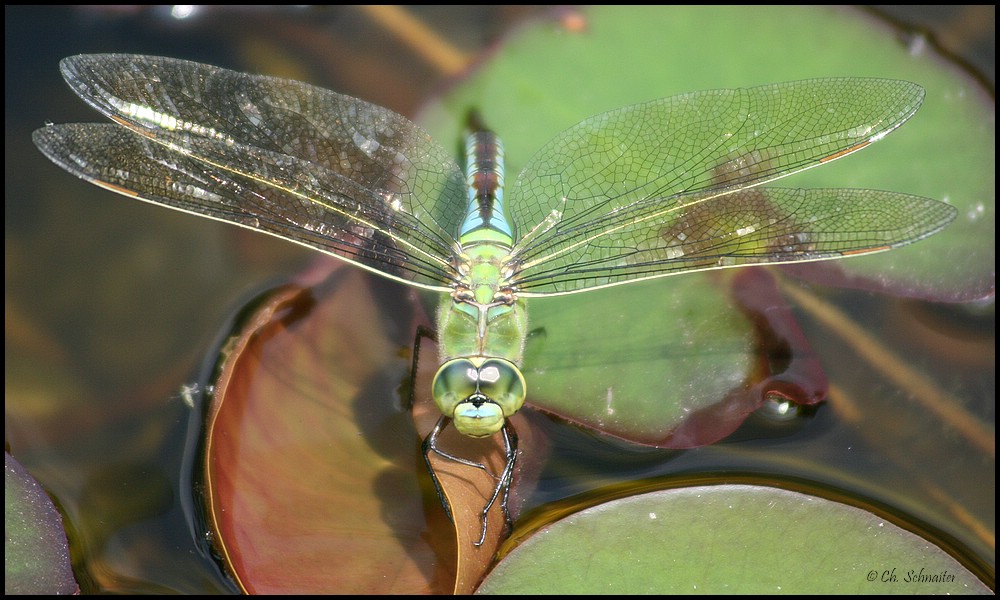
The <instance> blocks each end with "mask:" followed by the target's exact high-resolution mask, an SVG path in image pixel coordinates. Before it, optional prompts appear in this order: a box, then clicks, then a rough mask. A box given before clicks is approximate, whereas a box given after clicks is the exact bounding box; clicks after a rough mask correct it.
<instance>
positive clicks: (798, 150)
mask: <svg viewBox="0 0 1000 600" xmlns="http://www.w3.org/2000/svg"><path fill="white" fill-rule="evenodd" d="M923 94H924V92H923V89H922V88H921V87H920V86H917V85H915V84H912V83H908V82H905V81H894V80H883V79H820V80H807V81H798V82H789V83H781V84H776V85H768V86H763V87H757V88H749V89H735V90H715V91H707V92H698V93H693V94H687V95H682V96H675V97H671V98H664V99H661V100H656V101H653V102H648V103H645V104H638V105H634V106H628V107H625V108H621V109H618V110H614V111H611V112H608V113H604V114H601V115H597V116H595V117H592V118H590V119H587V120H586V121H584V122H582V123H580V124H579V125H576V126H575V127H573V128H571V129H569V130H567V131H565V132H564V133H562V134H560V135H559V136H557V137H556V138H555V139H554V140H552V141H551V142H549V143H548V144H547V145H546V146H545V147H544V148H542V150H541V151H539V152H538V154H537V155H536V156H535V157H534V158H533V159H532V160H531V161H529V163H528V164H527V166H526V167H525V168H524V170H523V171H522V172H521V174H520V175H519V176H518V178H517V180H516V181H515V183H514V185H513V187H512V189H511V191H510V195H509V198H510V210H511V214H512V217H513V221H514V223H515V226H516V227H517V228H518V234H519V235H520V236H521V237H520V239H519V241H518V242H517V243H516V244H515V248H514V251H513V266H514V269H515V275H514V277H513V278H512V280H513V282H514V284H515V285H516V286H517V288H518V289H520V290H521V292H522V295H523V296H526V297H530V296H534V295H544V294H559V293H569V292H575V291H580V290H584V289H589V288H594V287H602V286H608V285H615V284H619V283H625V282H628V281H635V280H639V279H648V278H652V277H659V276H664V275H670V274H674V273H679V272H686V271H692V270H701V269H711V268H720V267H727V266H736V265H749V264H758V263H773V262H791V261H796V260H819V259H823V258H832V257H836V256H843V255H847V254H856V253H862V252H867V251H877V250H884V249H887V248H890V247H895V246H899V245H903V244H906V243H910V242H913V241H916V240H918V239H921V238H922V237H926V236H927V235H930V234H931V233H933V232H934V231H937V230H938V229H940V228H941V227H943V226H944V225H946V224H947V223H948V222H950V221H951V219H952V218H954V214H955V213H954V209H953V208H952V207H950V206H948V205H945V204H943V203H940V202H936V201H933V200H928V199H924V198H919V197H915V196H909V195H905V194H894V193H888V192H876V191H870V190H787V189H781V188H778V189H773V188H758V187H756V186H759V185H761V184H763V183H767V182H770V181H774V180H775V179H778V178H781V177H784V176H787V175H790V174H792V173H795V172H798V171H801V170H803V169H807V168H810V167H814V166H817V165H820V164H823V163H825V162H829V161H830V160H833V159H836V158H839V157H841V156H844V155H846V154H849V153H851V152H854V151H856V150H859V149H861V148H863V147H865V146H867V145H869V144H870V143H872V142H874V141H877V140H878V139H880V138H882V137H883V136H885V135H886V134H887V133H889V132H890V131H892V130H893V129H895V128H896V127H898V126H899V125H900V124H902V123H903V122H904V121H905V120H906V119H908V118H909V117H910V116H911V115H912V114H913V113H914V112H916V110H917V109H918V108H919V106H920V103H921V101H922V99H923ZM867 219H873V220H872V221H871V222H869V221H867Z"/></svg>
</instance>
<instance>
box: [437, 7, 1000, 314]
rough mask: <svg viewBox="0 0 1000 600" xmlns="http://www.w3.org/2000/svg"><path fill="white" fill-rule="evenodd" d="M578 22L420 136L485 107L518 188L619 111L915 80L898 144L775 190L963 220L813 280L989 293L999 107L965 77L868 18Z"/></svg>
mask: <svg viewBox="0 0 1000 600" xmlns="http://www.w3.org/2000/svg"><path fill="white" fill-rule="evenodd" d="M580 21H581V22H582V23H583V25H582V26H578V28H577V29H575V30H569V29H567V28H564V27H563V26H562V25H561V24H559V23H556V22H553V23H551V24H547V25H540V26H536V27H531V28H524V29H522V30H520V31H519V32H518V33H517V34H516V35H514V36H512V38H511V39H508V40H507V41H506V42H505V44H504V46H503V51H502V52H498V53H496V54H495V55H493V56H491V57H490V59H489V60H488V61H486V62H485V63H484V64H483V65H482V66H481V68H480V69H479V70H478V71H477V72H476V73H474V74H473V75H472V76H471V77H470V78H469V79H468V80H466V81H463V82H462V85H461V86H460V87H458V88H456V89H455V90H454V91H453V93H451V94H450V95H448V96H447V97H446V98H444V99H443V100H442V101H441V102H440V103H439V104H435V105H433V106H431V107H429V108H428V109H427V111H426V113H425V115H424V118H423V123H425V124H426V125H427V126H428V129H429V130H430V131H431V132H432V133H433V134H434V135H435V137H437V138H438V139H440V140H457V139H459V136H460V133H461V131H460V127H461V124H462V122H463V121H462V119H461V116H462V115H464V113H465V111H467V110H468V109H469V108H470V107H476V108H477V109H478V110H479V111H480V112H481V113H482V115H483V117H484V120H485V122H486V123H487V124H489V125H490V126H491V127H492V128H494V129H495V130H496V131H497V133H499V134H500V136H501V137H502V138H503V139H504V142H505V147H506V163H507V169H508V179H509V180H510V181H513V178H514V177H515V175H516V174H517V173H518V170H519V169H520V166H521V165H523V164H525V162H526V161H527V159H528V158H530V157H531V155H532V154H533V153H534V152H535V151H537V150H538V149H539V148H541V146H542V144H544V143H545V142H547V141H548V140H549V139H551V138H552V137H554V136H555V135H556V134H557V133H559V132H560V131H562V130H564V129H566V128H568V127H570V126H571V125H573V124H575V123H577V122H579V121H581V120H583V119H584V118H586V117H589V116H591V115H593V114H597V113H600V112H603V111H607V110H611V109H614V108H618V107H620V106H625V105H629V104H635V103H638V102H643V101H646V100H651V99H655V98H661V97H666V96H671V95H674V94H678V93H684V92H691V91H697V90H706V89H716V88H732V87H744V86H754V85H760V84H765V83H773V82H779V81H790V80H796V79H808V78H815V77H832V76H859V77H885V78H891V79H904V80H909V81H913V82H915V83H918V84H920V85H922V86H923V87H924V88H925V89H926V91H927V96H926V100H925V102H924V105H923V107H922V108H921V110H920V111H918V112H917V114H916V115H915V116H914V117H913V118H912V119H911V120H910V121H909V122H907V123H906V124H904V126H903V127H902V128H901V129H900V130H899V131H896V132H893V133H892V134H891V135H890V136H888V137H887V138H886V139H885V140H883V141H880V142H879V143H878V144H875V145H873V146H872V147H871V148H867V149H865V150H864V151H863V152H861V153H859V154H856V155H853V156H850V157H847V158H845V159H843V160H839V161H835V162H834V163H832V164H828V165H824V166H823V167H821V168H816V169H811V170H809V171H808V172H806V173H801V174H799V175H796V176H793V177H791V178H787V179H784V180H782V181H781V182H779V183H780V185H782V186H790V187H805V188H816V187H842V188H872V189H885V190H892V191H897V192H906V193H912V194H916V195H922V196H927V197H931V198H936V199H940V200H945V201H947V202H949V203H951V204H952V205H954V206H956V207H957V208H958V209H959V213H960V216H959V218H958V220H957V221H956V222H954V223H952V224H951V225H950V226H949V227H948V228H947V229H946V230H945V231H944V232H941V233H939V234H937V235H935V236H933V237H932V238H930V239H928V240H924V241H922V242H920V243H918V244H914V245H912V246H909V247H906V248H902V249H899V250H895V251H892V252H888V253H883V254H879V255H873V256H867V257H859V258H853V259H850V260H847V261H836V262H834V263H824V265H823V267H822V268H819V269H817V268H816V267H815V266H814V265H810V267H809V268H808V269H806V271H807V272H808V273H810V274H811V275H812V276H813V277H818V278H830V279H834V280H835V281H837V282H838V283H842V284H846V283H848V282H849V283H851V284H852V285H855V286H860V287H867V288H872V289H886V290H889V291H895V292H897V293H905V294H907V295H912V296H923V297H929V298H940V299H949V300H970V299H977V298H981V297H984V296H989V295H991V294H992V290H993V286H994V283H993V282H994V280H995V276H994V273H993V270H994V269H993V265H994V263H995V260H994V256H995V255H994V244H993V239H994V237H995V208H994V206H995V185H994V177H993V170H994V162H995V158H994V157H995V149H994V135H993V132H994V129H993V127H992V120H991V119H992V115H991V113H990V112H989V111H990V110H991V108H990V107H991V106H992V99H991V98H988V97H987V95H986V94H985V92H984V91H983V90H982V88H981V86H979V84H978V83H977V82H975V81H974V80H973V79H971V78H970V77H967V76H965V75H964V74H961V73H959V72H958V71H957V70H955V69H953V68H946V67H943V66H942V63H941V61H940V60H939V58H938V57H937V56H936V54H935V53H934V52H933V51H931V50H930V49H929V48H928V46H927V45H926V44H920V40H919V39H915V40H913V41H912V43H911V44H910V45H909V46H907V45H905V44H903V43H901V42H900V41H899V40H898V39H897V38H896V36H895V35H893V34H892V32H890V31H888V30H887V29H886V28H885V26H884V25H882V24H879V23H875V22H874V21H873V20H871V19H870V18H869V17H866V16H863V15H862V13H859V12H858V11H854V10H849V9H841V8H832V7H786V6H775V7H760V6H752V7H751V6H746V7H732V6H728V7H714V6H689V7H665V6H644V7H642V6H630V7H627V8H624V7H592V8H587V9H584V10H582V11H581V13H580ZM790 24H794V26H790ZM669 134H670V132H664V135H669ZM817 271H818V273H817ZM830 271H833V274H831V273H829V272H830ZM820 276H822V277H820ZM689 277H691V276H690V275H685V278H689ZM664 285H665V286H666V284H664ZM626 293H627V292H626ZM665 293H666V292H665ZM615 299H616V301H620V300H619V298H618V297H617V296H616V297H615Z"/></svg>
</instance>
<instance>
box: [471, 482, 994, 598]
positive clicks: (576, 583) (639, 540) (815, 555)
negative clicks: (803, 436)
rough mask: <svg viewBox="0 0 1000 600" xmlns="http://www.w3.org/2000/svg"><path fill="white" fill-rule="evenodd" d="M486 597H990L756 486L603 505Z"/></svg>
mask: <svg viewBox="0 0 1000 600" xmlns="http://www.w3.org/2000/svg"><path fill="white" fill-rule="evenodd" d="M479 592H480V593H489V594H897V593H903V594H907V593H916V594H990V593H992V592H991V590H990V589H989V588H988V587H987V586H986V585H984V584H983V582H982V581H980V580H979V579H978V578H976V577H975V575H973V574H972V573H971V572H969V571H968V570H967V569H966V568H965V567H963V566H962V565H961V564H960V563H959V562H958V561H956V560H955V559H954V558H952V557H951V556H950V555H948V554H947V553H945V552H944V551H943V550H941V549H940V548H938V547H936V546H934V545H932V544H930V543H929V542H927V541H926V540H924V539H923V538H920V537H918V536H916V535H914V534H913V533H910V532H909V531H906V530H904V529H902V528H900V527H898V526H897V525H894V524H893V523H891V522H889V521H888V520H886V519H885V518H883V517H880V516H878V515H875V514H873V513H870V512H868V511H865V510H862V509H860V508H856V507H853V506H848V505H846V504H841V503H838V502H833V501H830V500H826V499H823V498H818V497H815V496H809V495H806V494H801V493H798V492H792V491H788V490H781V489H775V488H768V487H760V486H751V485H719V486H699V487H689V488H680V489H674V490H666V491H658V492H651V493H647V494H642V495H638V496H631V497H627V498H622V499H619V500H614V501H611V502H607V503H605V504H600V505H598V506H594V507H593V508H590V509H587V510H584V511H581V512H579V513H576V514H573V515H571V516H569V517H566V518H565V519H563V520H561V521H558V522H556V523H553V524H551V525H549V526H546V527H545V528H544V529H542V530H540V531H538V532H536V533H535V534H534V535H533V536H532V537H530V538H528V539H526V540H524V541H523V542H522V543H521V544H520V545H519V546H518V547H517V548H516V549H514V550H513V551H512V552H511V553H510V554H509V555H507V557H506V558H505V559H504V560H503V561H502V562H501V563H500V565H499V566H497V568H496V569H494V570H493V572H492V573H491V574H490V576H489V577H488V578H487V579H486V581H485V582H484V583H483V585H482V586H481V587H480V589H479Z"/></svg>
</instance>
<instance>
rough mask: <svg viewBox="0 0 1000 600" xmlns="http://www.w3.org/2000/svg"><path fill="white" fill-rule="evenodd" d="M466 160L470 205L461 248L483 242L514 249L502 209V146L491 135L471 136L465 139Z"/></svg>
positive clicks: (479, 133)
mask: <svg viewBox="0 0 1000 600" xmlns="http://www.w3.org/2000/svg"><path fill="white" fill-rule="evenodd" d="M465 156H466V170H465V180H466V186H467V189H468V195H469V205H468V208H467V209H466V215H465V221H463V223H462V228H461V230H460V231H459V241H460V242H461V243H462V245H463V246H464V245H466V244H468V243H474V242H477V241H486V240H488V241H495V242H498V243H501V244H503V245H505V246H508V247H509V246H511V245H513V243H514V240H513V231H512V229H511V226H510V223H509V222H508V221H507V215H506V214H504V206H503V143H502V142H501V141H500V138H499V137H497V135H496V134H495V133H493V132H492V131H476V132H473V133H470V134H469V135H468V136H467V137H466V138H465Z"/></svg>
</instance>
